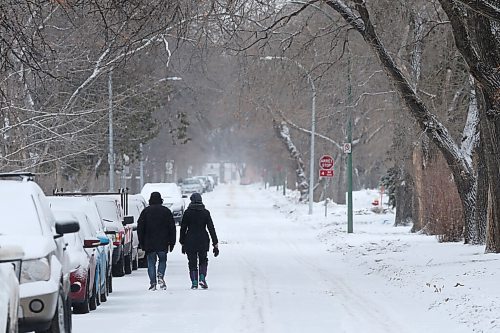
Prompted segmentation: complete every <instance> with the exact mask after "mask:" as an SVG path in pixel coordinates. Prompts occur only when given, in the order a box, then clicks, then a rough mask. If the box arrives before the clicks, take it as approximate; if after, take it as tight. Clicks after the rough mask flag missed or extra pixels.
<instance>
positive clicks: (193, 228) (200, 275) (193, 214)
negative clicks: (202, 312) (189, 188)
mask: <svg viewBox="0 0 500 333" xmlns="http://www.w3.org/2000/svg"><path fill="white" fill-rule="evenodd" d="M190 200H191V203H190V204H189V206H188V208H187V209H186V211H185V212H184V215H183V216H182V222H181V231H180V236H179V243H181V245H182V253H186V254H187V257H188V266H189V277H190V278H191V289H197V288H198V281H199V284H200V286H201V287H202V288H203V289H207V288H208V284H207V281H206V277H207V269H208V258H207V252H208V250H209V247H210V239H209V238H208V234H209V233H210V238H211V239H212V245H213V248H214V249H213V251H214V256H215V257H217V256H218V255H219V244H218V243H219V241H218V240H217V234H216V233H215V228H214V223H213V221H212V218H211V217H210V212H209V211H208V210H207V209H205V205H203V202H202V199H201V195H200V194H199V193H193V194H192V195H191V197H190ZM207 230H208V232H207ZM198 263H199V264H198ZM198 279H199V280H198Z"/></svg>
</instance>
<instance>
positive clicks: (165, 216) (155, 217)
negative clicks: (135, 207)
mask: <svg viewBox="0 0 500 333" xmlns="http://www.w3.org/2000/svg"><path fill="white" fill-rule="evenodd" d="M175 233H176V230H175V221H174V216H173V215H172V212H171V211H170V209H168V208H167V207H165V206H163V205H161V204H154V205H150V206H148V207H146V208H144V209H143V210H142V212H141V215H140V216H139V220H138V221H137V236H138V237H139V246H140V247H141V249H143V250H144V251H145V252H151V251H166V250H167V247H168V246H170V247H171V248H173V247H174V245H175Z"/></svg>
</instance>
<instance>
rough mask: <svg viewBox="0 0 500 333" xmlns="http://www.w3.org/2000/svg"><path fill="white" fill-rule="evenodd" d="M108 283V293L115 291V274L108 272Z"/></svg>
mask: <svg viewBox="0 0 500 333" xmlns="http://www.w3.org/2000/svg"><path fill="white" fill-rule="evenodd" d="M107 283H108V290H107V291H108V293H109V294H111V293H112V292H113V274H108V278H107Z"/></svg>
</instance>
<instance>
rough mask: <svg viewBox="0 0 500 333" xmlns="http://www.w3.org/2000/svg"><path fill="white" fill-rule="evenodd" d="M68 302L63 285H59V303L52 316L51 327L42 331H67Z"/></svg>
mask: <svg viewBox="0 0 500 333" xmlns="http://www.w3.org/2000/svg"><path fill="white" fill-rule="evenodd" d="M65 312H66V303H65V300H64V290H63V286H62V285H59V294H58V296H57V305H56V311H55V312H54V316H53V317H52V320H51V323H50V327H49V328H48V329H47V330H46V331H42V333H65V332H66V313H65Z"/></svg>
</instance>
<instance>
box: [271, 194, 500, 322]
mask: <svg viewBox="0 0 500 333" xmlns="http://www.w3.org/2000/svg"><path fill="white" fill-rule="evenodd" d="M268 193H271V192H268ZM272 193H273V195H271V197H272V198H273V199H274V200H275V201H276V207H277V208H278V209H279V210H280V211H281V212H283V213H284V214H286V215H288V217H289V219H290V220H292V221H294V222H295V223H301V224H307V226H309V227H312V228H314V229H316V230H317V233H318V237H319V239H321V241H322V242H323V243H324V244H325V245H326V246H327V249H328V251H330V252H332V253H334V254H340V260H341V262H342V263H343V264H344V266H343V267H344V268H347V269H348V272H349V275H350V276H358V277H360V276H364V277H367V278H368V280H370V281H371V282H370V286H371V287H369V289H372V290H369V291H367V293H374V294H380V299H381V300H384V301H386V302H388V303H391V302H392V301H391V298H392V297H399V298H402V299H406V300H407V302H408V308H406V309H399V310H397V311H401V312H402V313H405V316H408V317H407V319H408V320H409V321H413V320H417V319H418V320H421V321H434V323H433V324H432V325H433V327H431V328H429V329H430V331H431V332H434V331H439V329H441V331H443V332H456V331H457V329H458V328H459V327H460V328H461V329H463V330H464V331H467V332H500V288H498V276H499V275H500V256H499V255H497V254H484V246H471V245H464V244H462V243H438V241H437V239H436V237H434V236H426V235H420V234H412V233H410V229H411V227H394V226H393V224H394V214H392V213H390V212H389V213H387V214H374V213H373V212H372V211H371V209H370V208H371V206H372V205H371V202H372V201H373V199H375V198H378V196H379V195H378V193H377V191H375V190H364V191H359V192H355V193H354V204H353V207H354V209H353V210H354V223H353V224H354V233H353V234H347V232H346V230H347V223H346V221H347V217H346V207H345V206H344V205H335V204H330V205H329V208H328V215H327V217H325V215H324V204H316V205H315V211H314V214H313V216H310V215H308V214H307V212H308V211H307V207H306V205H297V203H296V202H297V199H296V194H294V193H287V197H283V196H279V195H277V194H274V193H275V192H274V191H273V192H272ZM268 195H269V194H268ZM363 287H366V286H363ZM376 289H378V290H376ZM402 304H404V303H402ZM412 310H419V311H420V313H422V312H421V311H422V310H423V311H426V312H427V313H426V314H425V313H424V315H423V316H422V317H420V318H416V317H415V314H416V313H415V314H413V315H412ZM448 319H450V320H451V321H452V322H453V326H447V324H445V323H446V322H449V321H448ZM455 327H457V328H455Z"/></svg>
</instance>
